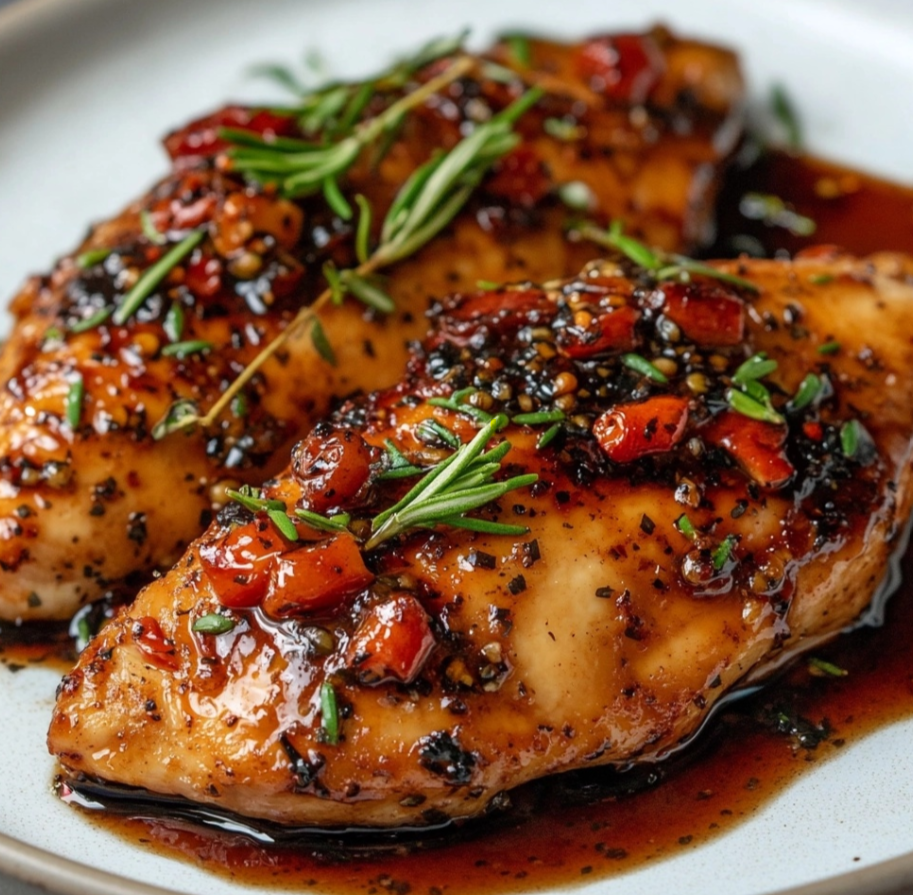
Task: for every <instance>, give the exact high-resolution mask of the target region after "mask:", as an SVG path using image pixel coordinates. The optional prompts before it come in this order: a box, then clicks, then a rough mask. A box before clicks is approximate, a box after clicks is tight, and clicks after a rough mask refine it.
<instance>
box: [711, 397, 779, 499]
mask: <svg viewBox="0 0 913 895" xmlns="http://www.w3.org/2000/svg"><path fill="white" fill-rule="evenodd" d="M701 435H702V436H703V438H704V439H705V440H706V441H707V442H708V443H710V444H712V445H715V446H717V447H721V448H723V449H724V450H726V451H727V452H728V453H729V454H731V455H732V457H733V459H735V461H736V462H737V463H738V464H739V466H741V467H742V469H743V470H745V472H746V473H747V474H748V475H749V476H751V478H752V479H754V481H756V482H757V483H758V484H759V485H762V486H763V487H765V488H781V487H782V486H783V485H785V484H786V483H787V482H788V481H789V480H790V479H791V478H792V476H793V473H794V472H795V468H794V467H793V465H792V463H790V462H789V460H788V459H787V457H786V453H785V451H784V450H783V445H784V444H785V443H786V435H787V428H786V426H782V425H774V424H772V423H765V422H763V421H761V420H753V419H751V418H750V417H747V416H742V414H740V413H735V412H734V411H728V410H727V411H725V412H724V413H721V414H720V415H719V416H718V417H717V418H716V419H715V420H713V422H711V423H709V424H708V425H707V426H705V427H704V428H703V429H701Z"/></svg>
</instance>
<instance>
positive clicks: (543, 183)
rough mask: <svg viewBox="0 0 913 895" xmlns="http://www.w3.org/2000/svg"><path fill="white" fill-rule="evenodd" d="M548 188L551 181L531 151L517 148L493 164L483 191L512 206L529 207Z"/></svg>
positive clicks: (534, 203)
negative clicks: (490, 175)
mask: <svg viewBox="0 0 913 895" xmlns="http://www.w3.org/2000/svg"><path fill="white" fill-rule="evenodd" d="M550 189H551V181H550V179H549V177H548V174H547V173H546V171H545V168H544V167H543V165H542V160H541V159H540V158H539V155H538V154H537V153H536V151H535V150H534V149H531V148H530V147H529V146H520V147H518V148H517V149H515V150H513V152H510V153H508V154H507V155H506V156H504V158H502V159H501V160H500V161H499V162H497V164H496V165H495V168H494V172H493V174H492V177H491V179H490V180H489V181H488V182H487V183H486V185H485V190H486V192H488V193H491V194H493V195H495V196H499V197H501V198H504V199H506V200H507V201H509V202H512V203H513V204H515V205H522V206H523V207H524V208H532V207H533V206H534V205H536V203H538V202H540V201H541V200H542V199H543V198H544V197H545V196H546V195H547V194H548V192H549V190H550Z"/></svg>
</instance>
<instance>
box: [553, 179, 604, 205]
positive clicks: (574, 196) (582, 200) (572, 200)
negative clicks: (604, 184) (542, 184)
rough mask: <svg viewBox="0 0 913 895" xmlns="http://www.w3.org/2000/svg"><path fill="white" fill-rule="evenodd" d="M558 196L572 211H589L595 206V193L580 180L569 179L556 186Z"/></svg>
mask: <svg viewBox="0 0 913 895" xmlns="http://www.w3.org/2000/svg"><path fill="white" fill-rule="evenodd" d="M557 192H558V198H559V199H560V200H561V201H562V202H563V203H564V204H565V205H566V206H567V207H568V208H571V209H573V210H574V211H590V210H591V209H593V208H595V207H596V195H595V193H594V192H593V191H592V190H591V189H590V188H589V186H588V185H587V184H585V183H584V182H583V181H582V180H571V181H569V182H568V183H562V184H561V186H559V187H558V190H557Z"/></svg>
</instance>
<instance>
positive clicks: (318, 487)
mask: <svg viewBox="0 0 913 895" xmlns="http://www.w3.org/2000/svg"><path fill="white" fill-rule="evenodd" d="M373 460H374V452H373V451H372V449H371V447H370V445H369V444H368V443H367V442H366V441H365V440H364V439H363V438H362V437H361V435H359V434H358V433H357V432H356V431H355V430H354V429H335V430H334V431H332V432H331V433H330V434H329V435H322V434H320V433H319V432H317V433H314V434H312V435H309V436H308V437H307V438H305V439H304V440H303V441H300V442H298V444H297V445H296V446H295V449H294V451H293V452H292V474H293V475H294V476H295V479H296V480H297V481H298V483H299V484H300V485H301V493H302V498H301V499H302V503H303V505H304V506H306V507H307V508H308V509H309V510H313V511H314V512H315V513H325V512H326V511H327V510H328V509H330V508H331V507H335V508H338V509H345V508H346V507H351V506H353V505H354V504H355V503H357V501H358V495H359V493H360V492H361V491H362V490H363V489H364V487H365V485H366V484H367V482H368V479H369V477H370V475H371V463H372V461H373Z"/></svg>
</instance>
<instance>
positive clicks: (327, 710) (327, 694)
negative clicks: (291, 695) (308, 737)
mask: <svg viewBox="0 0 913 895" xmlns="http://www.w3.org/2000/svg"><path fill="white" fill-rule="evenodd" d="M320 727H321V730H322V731H323V739H324V740H326V742H327V743H329V744H330V745H331V746H335V745H336V744H337V743H338V742H339V707H338V705H337V702H336V690H335V689H334V688H333V685H332V684H331V683H330V682H329V681H324V682H323V683H322V684H321V685H320Z"/></svg>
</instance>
